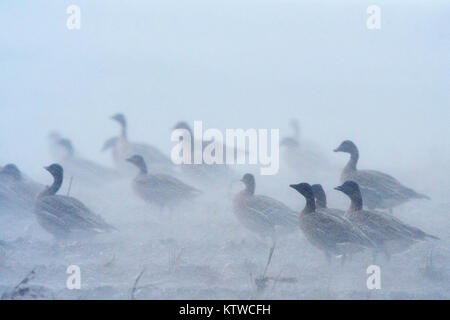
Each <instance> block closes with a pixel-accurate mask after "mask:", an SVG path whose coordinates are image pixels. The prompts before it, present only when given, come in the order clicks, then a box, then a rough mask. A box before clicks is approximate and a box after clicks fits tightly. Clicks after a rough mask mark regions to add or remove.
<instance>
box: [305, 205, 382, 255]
mask: <svg viewBox="0 0 450 320" xmlns="http://www.w3.org/2000/svg"><path fill="white" fill-rule="evenodd" d="M311 219H313V220H314V222H313V225H312V226H310V227H313V228H315V232H316V233H317V234H318V235H320V237H321V238H323V241H325V242H328V243H331V244H341V243H356V244H359V245H362V246H365V247H372V248H373V247H376V245H375V243H374V242H373V241H372V240H371V239H370V238H369V237H368V236H367V235H366V234H365V233H364V232H363V231H361V230H360V229H359V228H358V227H356V226H355V225H353V224H352V223H351V222H350V221H349V220H348V219H346V218H344V217H340V216H337V215H332V214H327V213H325V212H323V211H320V210H318V211H316V212H315V213H312V214H311Z"/></svg>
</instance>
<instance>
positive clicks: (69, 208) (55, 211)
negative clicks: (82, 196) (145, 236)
mask: <svg viewBox="0 0 450 320" xmlns="http://www.w3.org/2000/svg"><path fill="white" fill-rule="evenodd" d="M37 210H38V213H39V214H40V215H44V216H45V218H46V219H48V220H50V221H52V222H53V223H55V224H57V225H59V226H60V227H62V228H64V229H67V230H77V229H79V230H90V231H95V232H104V231H107V230H110V229H113V227H112V226H110V225H108V224H107V223H106V222H105V221H104V220H103V219H102V217H100V216H99V215H96V214H94V213H93V212H92V211H91V210H89V208H87V207H86V206H85V205H84V204H83V203H82V202H81V201H79V200H77V199H75V198H73V197H68V196H61V195H54V196H47V197H42V198H41V199H39V200H38V202H37Z"/></svg>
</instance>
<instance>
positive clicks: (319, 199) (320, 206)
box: [311, 184, 345, 216]
mask: <svg viewBox="0 0 450 320" xmlns="http://www.w3.org/2000/svg"><path fill="white" fill-rule="evenodd" d="M311 188H312V191H313V193H314V199H316V210H320V211H323V212H325V213H328V214H335V215H338V216H343V215H344V213H345V211H344V210H339V209H333V208H328V206H327V196H326V194H325V191H324V190H323V188H322V185H320V184H313V185H312V186H311Z"/></svg>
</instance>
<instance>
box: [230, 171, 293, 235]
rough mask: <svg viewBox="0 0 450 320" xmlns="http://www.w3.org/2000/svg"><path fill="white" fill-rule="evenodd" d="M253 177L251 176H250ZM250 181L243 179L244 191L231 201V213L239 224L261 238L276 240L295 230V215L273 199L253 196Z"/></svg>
mask: <svg viewBox="0 0 450 320" xmlns="http://www.w3.org/2000/svg"><path fill="white" fill-rule="evenodd" d="M252 177H253V176H252ZM252 179H253V181H254V178H243V180H242V181H244V183H246V189H245V190H242V191H240V192H239V193H238V194H237V195H236V196H235V197H234V199H233V211H234V214H235V215H236V217H237V219H238V220H239V222H240V223H241V224H242V225H243V226H244V227H246V228H247V229H249V230H250V231H252V232H255V233H256V234H258V235H259V236H261V237H263V238H264V237H271V238H273V239H275V238H277V237H278V236H280V235H282V234H287V233H290V232H293V231H295V230H296V229H297V215H296V213H295V211H293V210H292V209H290V208H289V207H288V206H286V205H285V204H284V203H282V202H280V201H278V200H275V199H273V198H270V197H267V196H263V195H255V194H254V191H252V188H253V187H252V183H254V182H252Z"/></svg>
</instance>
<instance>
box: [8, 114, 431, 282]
mask: <svg viewBox="0 0 450 320" xmlns="http://www.w3.org/2000/svg"><path fill="white" fill-rule="evenodd" d="M111 119H112V120H114V121H115V122H117V123H118V124H119V126H120V134H119V136H116V137H112V138H110V139H108V140H106V142H105V144H104V146H103V150H105V151H106V150H109V151H111V153H112V158H113V161H114V165H115V169H110V168H106V167H103V166H101V165H99V164H97V163H94V162H91V161H89V160H85V159H83V158H80V157H78V156H77V152H76V149H75V148H74V147H73V145H72V143H71V141H70V140H68V139H66V138H62V137H61V136H59V135H58V134H56V133H52V134H51V135H50V136H49V138H50V139H49V140H50V152H51V154H52V156H53V157H54V158H55V159H58V160H57V161H58V163H54V164H51V165H49V166H47V167H44V168H45V170H47V171H48V172H49V173H50V174H51V176H52V177H53V183H52V184H51V185H50V186H43V185H41V184H39V183H36V182H34V181H33V180H31V179H30V178H29V177H27V176H26V175H25V174H24V173H22V172H21V171H20V170H19V169H18V168H17V166H16V165H14V164H7V165H5V166H3V167H0V208H1V210H3V211H7V210H12V211H14V210H16V209H17V208H18V207H21V208H24V209H26V210H29V211H32V212H34V216H35V217H36V220H37V222H38V223H39V225H40V226H41V227H42V228H43V229H44V230H45V231H47V232H48V233H50V234H51V235H53V236H54V237H55V238H58V239H66V238H75V239H77V238H81V237H82V238H86V237H87V236H92V235H95V234H98V233H103V232H109V231H114V230H116V231H117V229H116V228H115V227H114V226H112V225H110V224H109V223H107V222H106V221H105V220H104V219H103V218H102V217H101V216H100V215H98V214H96V213H94V212H93V211H92V210H90V209H89V208H88V207H87V206H86V205H85V204H83V203H82V202H81V201H80V200H78V199H77V198H75V197H73V196H69V195H59V194H58V191H59V190H60V188H61V185H62V183H63V179H64V178H67V177H74V178H75V179H76V181H77V182H79V183H86V184H88V185H96V186H99V185H100V184H102V183H103V184H104V183H107V182H108V181H113V180H114V179H117V178H118V177H123V176H126V177H129V176H130V175H134V179H133V180H132V184H131V188H132V190H133V191H134V193H135V194H136V195H137V196H138V197H139V198H140V199H141V200H143V201H145V202H146V203H148V204H150V205H154V206H155V207H158V208H159V210H161V211H165V210H169V211H171V210H172V209H173V208H174V207H177V206H181V205H183V203H186V202H189V201H192V200H193V199H194V198H196V197H198V196H199V195H201V194H202V193H203V192H205V190H208V189H209V188H211V187H212V186H213V183H214V181H220V182H230V181H234V180H237V179H238V177H239V176H237V175H236V172H235V171H234V170H233V169H231V168H230V167H228V166H227V165H217V164H216V165H207V164H196V165H180V166H176V165H174V164H173V163H172V162H171V160H170V158H169V157H168V156H166V155H165V154H164V153H163V152H161V151H159V150H158V149H157V148H156V147H154V146H151V145H147V144H139V143H134V142H131V141H130V140H129V139H128V134H127V121H126V119H125V116H124V115H123V114H116V115H114V116H112V117H111ZM292 125H293V127H294V130H296V135H295V136H294V137H290V138H285V139H283V140H282V142H281V145H282V146H283V145H284V146H286V147H287V148H288V149H287V150H289V152H290V153H291V155H292V157H291V158H293V159H294V161H292V162H291V165H293V166H295V165H297V166H298V165H299V164H301V163H302V159H305V157H307V156H309V157H310V158H311V159H309V160H311V161H309V160H308V161H305V162H307V163H310V164H314V165H319V166H320V165H323V166H326V165H327V164H326V163H327V161H326V160H323V159H324V157H323V156H322V155H321V154H320V153H318V152H317V153H315V152H312V151H311V152H307V151H305V150H307V148H305V147H304V145H303V144H302V143H301V142H300V139H299V136H298V130H299V129H298V124H297V123H296V122H293V123H292ZM174 128H185V129H187V130H191V129H190V128H189V125H188V124H187V123H185V122H179V123H177V124H176V125H175V127H174ZM192 143H194V142H192ZM203 143H204V145H205V142H203ZM334 151H335V152H344V153H348V154H349V155H350V159H349V161H348V163H347V165H346V166H345V167H344V169H343V170H342V174H341V179H340V180H341V185H340V186H337V187H336V188H335V189H336V190H338V191H340V192H343V193H344V194H345V195H347V196H348V198H349V200H350V206H349V209H348V210H346V211H344V210H339V209H335V208H329V207H328V206H327V199H326V194H325V192H324V189H323V188H322V186H321V185H320V184H313V185H310V184H308V183H306V182H301V183H296V184H291V185H290V186H289V187H291V188H293V189H294V190H296V191H297V192H299V193H300V194H301V195H302V196H303V197H304V198H305V200H306V205H305V207H304V209H303V210H302V211H301V212H296V211H295V210H293V209H291V208H289V207H288V206H287V205H285V204H284V203H282V202H280V201H278V200H276V199H273V198H271V197H268V196H264V195H256V194H255V188H256V183H255V177H254V176H253V175H252V174H250V173H246V174H245V175H243V177H242V179H241V180H240V181H242V183H243V184H244V186H245V188H244V189H243V190H241V191H240V192H238V193H237V194H236V195H235V196H234V198H233V200H232V208H233V212H234V214H235V216H236V217H237V219H238V220H239V222H240V223H241V224H242V225H243V226H244V227H246V228H247V229H248V230H250V231H252V232H254V233H256V234H258V235H260V236H261V237H263V238H270V239H271V240H272V246H271V248H270V251H269V256H268V259H267V263H266V265H265V271H264V274H265V273H266V271H267V268H268V266H269V264H270V262H271V259H272V255H273V252H274V249H275V245H276V243H277V240H278V239H279V237H281V236H283V235H284V234H288V233H293V232H298V231H300V230H301V232H303V234H304V235H305V237H306V239H307V240H308V241H309V242H310V243H311V244H312V245H313V246H314V247H316V248H318V249H319V250H321V251H322V252H323V253H324V254H325V256H326V258H327V259H328V261H330V259H331V257H332V256H340V257H342V261H345V258H346V257H348V256H350V255H353V254H355V253H357V252H361V251H363V250H366V249H367V250H370V251H371V252H372V253H373V257H374V259H375V257H376V255H377V254H378V253H381V254H383V255H385V256H386V257H390V256H391V255H392V254H396V253H400V252H403V251H405V250H407V249H408V248H410V247H411V246H412V245H414V244H415V243H417V242H418V241H423V240H427V239H438V238H437V237H436V236H433V235H431V234H428V233H426V232H424V231H422V230H420V229H419V228H416V227H413V226H410V225H408V224H406V223H404V222H402V221H401V220H399V219H398V218H396V217H394V216H393V213H392V208H393V207H395V206H398V205H401V204H403V203H405V202H407V201H409V200H412V199H429V198H428V197H427V196H426V195H423V194H421V193H418V192H416V191H414V190H413V189H411V188H408V187H406V186H404V185H402V184H401V183H400V182H399V181H398V180H396V179H395V178H393V177H392V176H390V175H387V174H385V173H382V172H378V171H374V170H360V169H358V168H357V163H358V159H359V152H358V148H357V147H356V145H355V144H354V143H353V142H352V141H350V140H347V141H344V142H342V143H341V144H340V145H339V147H338V148H337V149H335V150H334ZM325 159H326V158H325ZM311 170H312V169H311ZM297 179H298V178H296V177H293V180H297ZM293 182H294V181H293ZM224 185H225V184H224ZM286 188H287V186H286ZM377 209H384V210H385V211H386V212H384V211H380V210H377ZM0 212H1V211H0ZM119 229H120V228H119Z"/></svg>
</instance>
